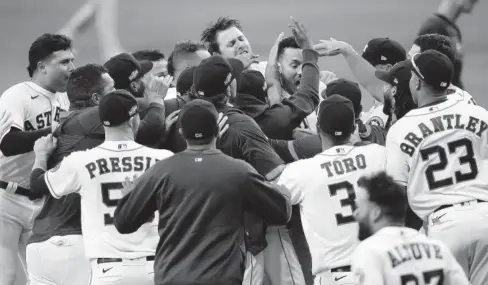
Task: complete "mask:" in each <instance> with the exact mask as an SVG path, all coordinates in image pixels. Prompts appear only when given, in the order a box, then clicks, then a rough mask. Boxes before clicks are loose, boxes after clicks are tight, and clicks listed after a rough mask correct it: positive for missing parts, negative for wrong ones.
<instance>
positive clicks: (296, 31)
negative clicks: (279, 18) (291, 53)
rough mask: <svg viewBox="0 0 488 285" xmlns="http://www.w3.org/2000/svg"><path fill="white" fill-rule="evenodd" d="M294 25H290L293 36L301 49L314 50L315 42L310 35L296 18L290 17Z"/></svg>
mask: <svg viewBox="0 0 488 285" xmlns="http://www.w3.org/2000/svg"><path fill="white" fill-rule="evenodd" d="M290 19H291V21H292V24H290V25H289V27H290V29H291V32H292V33H293V36H294V37H295V40H296V42H297V44H298V46H299V47H300V48H301V49H312V48H313V42H312V39H311V38H310V35H309V34H308V31H307V29H306V28H305V26H303V25H302V24H301V23H300V22H298V21H297V20H295V18H293V17H290Z"/></svg>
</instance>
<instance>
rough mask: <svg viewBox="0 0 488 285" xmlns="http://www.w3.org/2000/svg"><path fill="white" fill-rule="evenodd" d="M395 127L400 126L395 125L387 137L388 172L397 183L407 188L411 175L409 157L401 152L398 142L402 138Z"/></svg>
mask: <svg viewBox="0 0 488 285" xmlns="http://www.w3.org/2000/svg"><path fill="white" fill-rule="evenodd" d="M394 127H399V126H397V125H394V126H393V127H392V128H391V129H390V131H389V132H388V135H387V136H386V171H387V173H388V174H389V175H391V176H392V177H393V179H394V180H395V181H396V182H397V183H399V184H401V185H402V186H406V185H407V182H408V174H409V166H408V157H407V154H405V153H404V152H403V151H402V150H401V146H400V142H399V141H398V139H399V138H401V136H400V135H399V134H398V132H396V131H395V130H396V129H397V128H394Z"/></svg>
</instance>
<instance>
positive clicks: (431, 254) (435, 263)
mask: <svg viewBox="0 0 488 285" xmlns="http://www.w3.org/2000/svg"><path fill="white" fill-rule="evenodd" d="M352 271H353V274H354V275H355V278H356V282H357V283H356V284H358V285H468V284H470V283H469V281H468V279H467V277H466V275H465V274H464V271H463V269H462V268H461V266H460V265H459V264H458V262H457V261H456V259H455V258H454V256H453V255H452V253H451V251H450V250H449V249H448V247H447V246H446V245H444V244H443V243H442V242H440V241H437V240H433V239H430V238H428V237H426V236H425V235H424V234H421V233H419V232H418V231H416V230H413V229H410V228H405V227H386V228H382V229H381V230H379V231H378V232H377V233H376V234H374V235H373V236H371V237H369V238H367V239H366V240H364V241H363V242H362V243H361V244H359V246H358V247H357V248H356V251H355V252H354V258H353V262H352Z"/></svg>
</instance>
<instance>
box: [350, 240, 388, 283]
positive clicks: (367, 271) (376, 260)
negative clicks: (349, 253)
mask: <svg viewBox="0 0 488 285" xmlns="http://www.w3.org/2000/svg"><path fill="white" fill-rule="evenodd" d="M382 268H383V266H382V264H381V258H380V257H379V256H378V255H377V254H376V253H375V252H374V251H373V249H372V248H371V247H367V244H365V243H363V244H361V245H359V246H358V247H357V248H356V251H355V252H354V256H353V260H352V274H353V276H354V278H355V281H356V283H355V284H358V285H386V284H385V281H384V280H383V274H382V270H383V269H382Z"/></svg>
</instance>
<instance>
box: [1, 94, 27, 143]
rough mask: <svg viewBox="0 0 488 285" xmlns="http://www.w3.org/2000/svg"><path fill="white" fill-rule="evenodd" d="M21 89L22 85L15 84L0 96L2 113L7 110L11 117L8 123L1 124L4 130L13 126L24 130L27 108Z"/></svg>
mask: <svg viewBox="0 0 488 285" xmlns="http://www.w3.org/2000/svg"><path fill="white" fill-rule="evenodd" d="M19 89H20V87H18V86H14V87H12V88H10V89H8V90H7V91H5V92H4V93H3V94H2V95H1V96H0V113H2V112H5V113H6V114H8V116H9V118H10V120H9V122H8V125H5V126H1V127H2V130H3V129H4V128H5V129H7V130H9V129H10V128H11V127H14V128H17V129H19V130H21V131H23V130H24V120H25V117H26V114H25V112H26V110H25V106H24V102H23V100H22V97H23V96H21V94H19V93H20V92H21V91H22V90H19ZM2 139H3V136H2Z"/></svg>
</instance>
